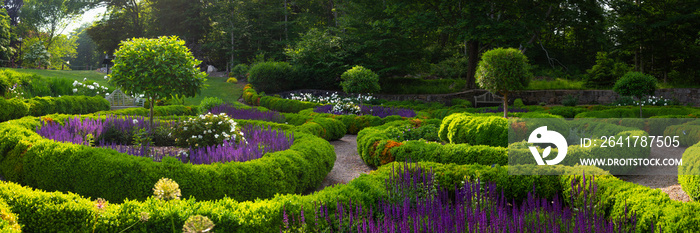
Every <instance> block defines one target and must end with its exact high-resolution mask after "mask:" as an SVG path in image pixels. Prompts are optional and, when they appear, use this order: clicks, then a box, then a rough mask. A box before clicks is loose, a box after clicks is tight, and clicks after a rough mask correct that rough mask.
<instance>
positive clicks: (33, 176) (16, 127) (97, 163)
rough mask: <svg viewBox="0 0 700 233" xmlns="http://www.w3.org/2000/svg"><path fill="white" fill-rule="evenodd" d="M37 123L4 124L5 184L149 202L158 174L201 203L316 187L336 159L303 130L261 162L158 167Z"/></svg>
mask: <svg viewBox="0 0 700 233" xmlns="http://www.w3.org/2000/svg"><path fill="white" fill-rule="evenodd" d="M259 124H260V125H263V124H262V123H259ZM40 125H41V123H40V120H39V119H38V118H23V119H20V120H14V121H10V122H5V123H2V124H0V155H2V156H1V158H2V160H1V161H0V171H1V172H2V174H3V175H4V177H5V179H6V180H10V181H15V182H20V183H21V184H23V185H28V186H31V187H35V188H41V189H45V190H51V191H71V192H76V193H80V194H81V195H85V196H90V197H95V198H96V197H102V198H104V199H106V200H108V201H112V202H121V201H123V200H124V199H125V198H128V199H131V200H134V199H136V200H144V199H145V198H146V197H147V196H148V194H149V193H150V192H149V190H151V188H152V185H153V183H155V181H157V180H158V179H160V178H161V177H168V178H171V179H173V180H175V181H176V182H178V183H179V184H180V185H181V186H183V187H185V188H183V189H182V195H183V196H184V197H188V196H193V197H196V198H197V199H198V200H213V199H219V198H222V197H224V196H228V197H232V198H235V199H236V200H253V199H256V198H269V197H272V196H274V195H275V194H284V193H301V192H304V191H306V190H309V189H313V188H316V186H317V185H318V184H320V183H321V181H323V179H324V177H325V176H326V174H328V172H329V171H330V170H331V168H332V167H333V164H334V161H335V153H334V151H333V147H332V146H331V145H330V144H329V143H328V142H327V141H325V140H323V139H321V138H318V137H315V136H313V135H309V134H306V133H302V132H299V131H297V132H295V133H294V141H293V144H292V145H291V147H290V148H289V149H287V150H283V151H278V152H272V153H266V154H265V155H264V156H263V157H262V158H259V159H255V160H251V161H247V162H241V163H216V164H212V165H193V164H189V163H187V164H185V163H182V162H181V161H179V160H177V159H175V158H170V157H165V158H163V160H162V161H161V162H154V161H153V160H152V159H150V158H141V157H136V156H130V155H126V154H123V153H119V152H117V151H114V150H111V149H104V148H92V147H88V146H84V145H75V144H72V143H60V142H55V141H53V140H50V139H45V138H43V137H41V136H40V135H38V134H37V133H35V132H33V129H36V128H37V127H38V126H40ZM204 180H206V181H207V182H202V181H204ZM124 184H129V188H124V186H123V185H124Z"/></svg>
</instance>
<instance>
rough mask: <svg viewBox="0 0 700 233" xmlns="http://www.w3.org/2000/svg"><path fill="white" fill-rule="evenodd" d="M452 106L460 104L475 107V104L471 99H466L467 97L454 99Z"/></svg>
mask: <svg viewBox="0 0 700 233" xmlns="http://www.w3.org/2000/svg"><path fill="white" fill-rule="evenodd" d="M451 102H452V106H460V107H465V108H471V107H474V104H472V102H471V101H469V100H465V99H452V100H451Z"/></svg>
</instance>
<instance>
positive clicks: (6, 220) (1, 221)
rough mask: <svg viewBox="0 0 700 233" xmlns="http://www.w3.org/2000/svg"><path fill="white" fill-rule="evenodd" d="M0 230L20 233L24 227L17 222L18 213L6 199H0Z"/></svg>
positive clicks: (5, 232)
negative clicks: (13, 210)
mask: <svg viewBox="0 0 700 233" xmlns="http://www.w3.org/2000/svg"><path fill="white" fill-rule="evenodd" d="M0 232H2V233H19V232H22V228H21V226H20V225H19V223H18V222H17V215H16V214H15V213H13V212H12V210H11V209H10V206H8V205H7V203H6V202H5V200H3V199H0Z"/></svg>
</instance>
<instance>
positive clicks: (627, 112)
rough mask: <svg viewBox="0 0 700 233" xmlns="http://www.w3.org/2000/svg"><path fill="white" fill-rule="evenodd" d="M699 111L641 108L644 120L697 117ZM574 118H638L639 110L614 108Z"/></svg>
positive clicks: (665, 107)
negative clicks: (671, 116)
mask: <svg viewBox="0 0 700 233" xmlns="http://www.w3.org/2000/svg"><path fill="white" fill-rule="evenodd" d="M699 113H700V110H698V109H697V108H689V107H676V106H663V107H656V106H648V107H647V106H645V107H643V108H642V116H643V117H645V118H648V117H653V116H666V115H689V114H693V115H698V114H699ZM576 118H639V108H638V107H636V106H634V107H616V108H613V109H606V110H600V111H591V112H582V113H579V114H576Z"/></svg>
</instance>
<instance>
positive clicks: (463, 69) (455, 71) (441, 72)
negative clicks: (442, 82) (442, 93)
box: [430, 56, 467, 87]
mask: <svg viewBox="0 0 700 233" xmlns="http://www.w3.org/2000/svg"><path fill="white" fill-rule="evenodd" d="M430 74H431V75H433V76H436V77H438V78H441V79H455V80H464V79H465V78H466V77H467V58H466V57H464V56H453V57H450V58H447V59H445V60H442V61H441V62H439V63H437V64H430ZM463 86H464V85H462V86H460V87H463Z"/></svg>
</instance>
